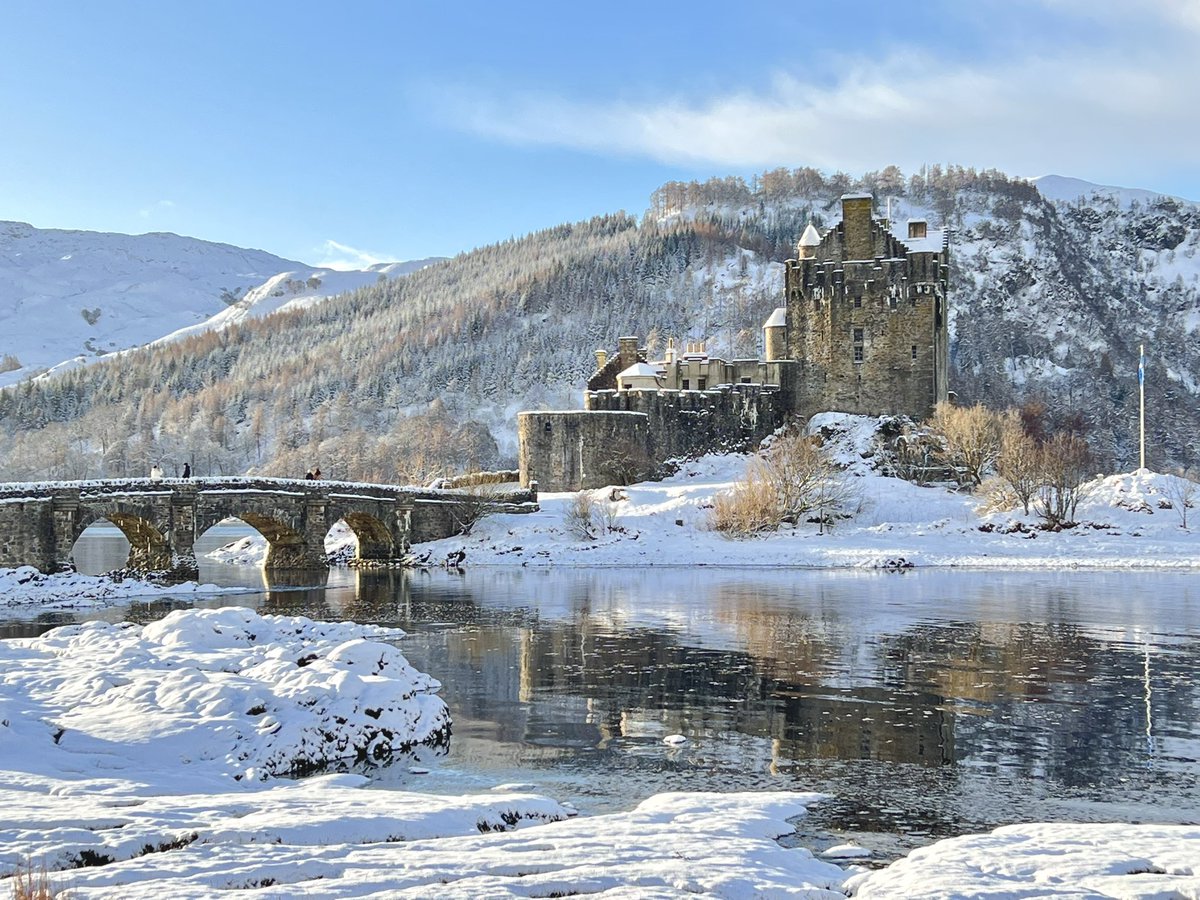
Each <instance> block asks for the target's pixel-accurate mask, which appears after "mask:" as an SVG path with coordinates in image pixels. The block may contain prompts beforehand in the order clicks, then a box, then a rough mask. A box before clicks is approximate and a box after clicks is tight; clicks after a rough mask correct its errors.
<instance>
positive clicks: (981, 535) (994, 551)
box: [414, 413, 1200, 568]
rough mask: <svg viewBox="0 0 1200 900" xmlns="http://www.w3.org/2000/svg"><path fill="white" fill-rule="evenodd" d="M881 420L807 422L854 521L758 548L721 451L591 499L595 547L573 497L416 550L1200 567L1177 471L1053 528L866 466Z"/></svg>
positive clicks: (1119, 491)
mask: <svg viewBox="0 0 1200 900" xmlns="http://www.w3.org/2000/svg"><path fill="white" fill-rule="evenodd" d="M874 423H875V420H872V419H870V418H868V417H863V416H845V415H841V414H836V413H829V414H824V415H822V416H820V417H814V420H813V422H812V423H810V428H822V427H824V428H830V427H831V426H832V427H834V428H836V429H838V430H839V432H840V433H839V434H838V435H837V436H836V437H835V439H834V441H833V445H832V449H833V451H834V453H835V456H836V457H837V458H838V459H839V461H840V462H841V463H842V464H845V465H847V466H848V467H849V471H850V481H851V483H852V485H853V488H854V493H855V495H856V497H857V502H856V504H855V506H856V507H857V508H858V512H857V513H856V514H855V515H854V516H853V518H851V519H845V520H841V521H838V522H837V523H836V524H835V525H834V526H833V527H831V528H822V527H819V526H817V525H814V524H802V525H799V526H796V527H795V528H792V527H790V526H788V527H785V528H784V529H783V530H782V531H780V532H777V533H773V534H770V535H766V536H761V537H755V538H749V539H730V538H727V537H725V536H723V535H722V534H721V533H719V532H717V531H715V530H713V529H712V527H711V514H712V505H713V498H714V497H715V496H716V495H717V494H718V493H720V492H722V491H727V490H729V489H730V488H731V487H732V486H733V484H734V482H735V481H737V480H738V479H740V478H741V477H742V476H743V474H744V472H745V468H746V463H747V461H748V459H749V457H748V456H745V455H712V456H706V457H704V458H702V459H699V460H695V461H692V462H688V463H686V464H684V466H683V467H682V468H681V469H680V470H679V471H678V472H677V473H676V474H675V475H673V476H672V477H670V478H668V479H666V480H665V481H661V482H643V483H641V484H636V485H632V486H629V487H625V488H620V489H608V488H606V489H603V490H597V491H592V492H590V493H591V494H592V497H593V499H594V500H595V502H596V505H597V506H598V507H603V508H605V509H606V510H610V511H611V519H612V529H611V530H607V531H603V532H602V533H601V534H600V535H598V536H597V537H596V538H595V539H594V540H588V539H585V538H581V537H579V536H577V535H576V534H573V533H572V530H571V528H570V527H569V526H568V523H567V513H568V509H569V507H570V506H571V504H572V502H573V501H574V499H575V495H574V494H569V493H562V494H543V495H541V496H540V497H539V498H538V502H539V503H540V505H541V511H540V512H539V513H536V514H532V515H500V516H492V517H489V518H487V519H485V520H483V521H482V522H481V523H480V524H478V525H477V526H476V527H475V529H474V530H473V531H472V533H471V535H470V536H469V537H466V538H462V537H460V538H449V539H446V540H443V541H438V542H433V543H429V544H422V545H419V546H418V547H416V548H414V552H417V553H421V554H426V555H428V556H429V558H431V559H432V560H439V559H443V558H445V556H446V555H447V554H449V553H452V552H456V551H458V550H465V551H466V554H467V556H466V560H465V565H468V566H471V565H519V566H639V567H640V566H814V567H868V568H869V567H891V566H897V565H913V566H964V567H965V566H970V567H985V568H986V567H1003V568H1014V567H1015V568H1063V567H1077V566H1093V567H1147V568H1151V567H1155V568H1187V567H1196V566H1200V537H1198V535H1197V529H1200V495H1198V496H1196V497H1194V498H1193V500H1192V502H1193V505H1194V506H1195V509H1190V510H1188V513H1189V518H1188V526H1189V527H1188V528H1183V527H1182V519H1181V517H1180V515H1179V513H1178V511H1177V509H1176V508H1173V507H1172V506H1171V505H1170V504H1171V501H1170V499H1169V497H1170V491H1169V488H1170V487H1171V485H1172V482H1173V481H1174V479H1175V476H1171V475H1160V474H1156V473H1153V472H1150V471H1148V470H1139V471H1136V472H1131V473H1126V474H1120V475H1109V476H1105V477H1097V479H1096V480H1094V481H1093V482H1092V483H1091V484H1090V485H1089V487H1088V490H1087V494H1086V497H1085V498H1084V500H1083V501H1082V502H1081V503H1080V505H1079V509H1078V513H1077V516H1076V518H1077V519H1078V520H1079V523H1080V524H1079V525H1078V526H1077V527H1075V528H1071V529H1067V530H1064V531H1060V532H1052V531H1043V530H1041V529H1040V528H1038V518H1037V516H1036V515H1035V514H1033V513H1031V514H1029V515H1024V514H1022V512H1021V510H1020V509H1019V508H1018V509H1016V510H1013V511H1008V512H992V513H988V514H982V513H981V512H980V505H981V500H980V499H979V498H978V497H975V496H972V495H970V494H965V493H961V492H958V491H955V490H951V489H949V488H947V487H944V486H921V485H918V484H914V483H912V482H908V481H904V480H902V479H898V478H888V477H884V476H883V475H881V474H879V473H878V472H877V471H875V470H874V469H872V468H871V466H870V464H869V462H868V460H866V459H865V458H864V457H867V456H870V454H871V447H870V442H871V440H872V438H873V435H874V431H875V428H874ZM612 496H617V497H618V498H620V499H617V500H610V497H612ZM981 529H986V530H981Z"/></svg>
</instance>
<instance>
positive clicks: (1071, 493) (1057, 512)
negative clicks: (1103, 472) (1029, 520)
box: [1034, 432, 1092, 528]
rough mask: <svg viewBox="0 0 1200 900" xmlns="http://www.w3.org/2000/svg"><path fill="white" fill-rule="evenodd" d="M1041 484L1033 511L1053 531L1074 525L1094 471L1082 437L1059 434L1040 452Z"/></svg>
mask: <svg viewBox="0 0 1200 900" xmlns="http://www.w3.org/2000/svg"><path fill="white" fill-rule="evenodd" d="M1038 456H1039V457H1040V460H1041V465H1040V468H1041V471H1042V479H1043V480H1042V484H1041V486H1040V487H1039V488H1038V492H1037V498H1036V499H1035V501H1034V508H1035V510H1036V512H1037V514H1038V515H1039V516H1040V517H1041V518H1042V521H1043V522H1045V523H1046V525H1047V526H1049V527H1051V528H1065V527H1069V526H1071V525H1074V524H1075V511H1076V509H1077V508H1078V506H1079V502H1080V501H1081V500H1082V499H1083V498H1084V497H1085V496H1086V495H1087V492H1088V479H1089V478H1090V475H1091V470H1092V454H1091V452H1090V451H1089V450H1088V445H1087V442H1086V441H1085V440H1083V438H1081V437H1076V436H1075V435H1073V434H1067V433H1065V432H1059V433H1058V434H1056V435H1055V436H1054V437H1052V438H1050V440H1048V441H1046V443H1044V444H1043V445H1042V447H1041V449H1040V450H1039V452H1038Z"/></svg>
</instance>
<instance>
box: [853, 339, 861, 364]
mask: <svg viewBox="0 0 1200 900" xmlns="http://www.w3.org/2000/svg"><path fill="white" fill-rule="evenodd" d="M854 361H855V362H856V363H860V362H862V361H863V348H862V345H860V344H856V345H855V347H854Z"/></svg>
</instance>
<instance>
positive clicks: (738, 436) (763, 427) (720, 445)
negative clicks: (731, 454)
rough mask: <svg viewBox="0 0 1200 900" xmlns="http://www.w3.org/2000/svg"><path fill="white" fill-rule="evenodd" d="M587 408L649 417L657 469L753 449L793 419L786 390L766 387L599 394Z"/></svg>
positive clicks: (589, 397)
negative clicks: (680, 459) (700, 457)
mask: <svg viewBox="0 0 1200 900" xmlns="http://www.w3.org/2000/svg"><path fill="white" fill-rule="evenodd" d="M584 405H585V406H586V407H587V408H588V409H589V410H595V411H605V412H618V411H620V412H636V413H641V414H644V415H645V416H646V420H647V424H648V428H649V443H648V445H647V446H648V450H649V452H650V455H651V457H652V459H653V462H654V463H655V464H656V465H657V464H658V463H661V462H663V461H664V460H667V459H671V458H673V457H685V456H692V455H695V454H698V453H707V452H710V451H714V450H718V449H725V448H728V449H742V448H744V447H748V446H753V445H755V444H757V443H758V442H759V441H761V440H762V439H763V438H765V437H766V436H767V435H769V434H771V432H773V431H775V430H776V429H777V428H779V427H780V426H781V425H782V424H783V422H784V419H785V418H786V416H787V406H786V404H785V403H784V394H783V392H781V391H779V390H776V389H773V388H771V387H764V386H763V385H760V384H735V385H723V386H722V387H720V388H719V389H717V390H712V391H619V392H618V391H596V392H589V393H587V394H586V395H585V396H584Z"/></svg>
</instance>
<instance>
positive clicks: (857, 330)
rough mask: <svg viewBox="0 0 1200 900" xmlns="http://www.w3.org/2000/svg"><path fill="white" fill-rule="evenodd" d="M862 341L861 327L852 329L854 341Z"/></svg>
mask: <svg viewBox="0 0 1200 900" xmlns="http://www.w3.org/2000/svg"><path fill="white" fill-rule="evenodd" d="M862 342H863V330H862V329H861V328H855V329H854V343H856V344H861V343H862Z"/></svg>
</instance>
